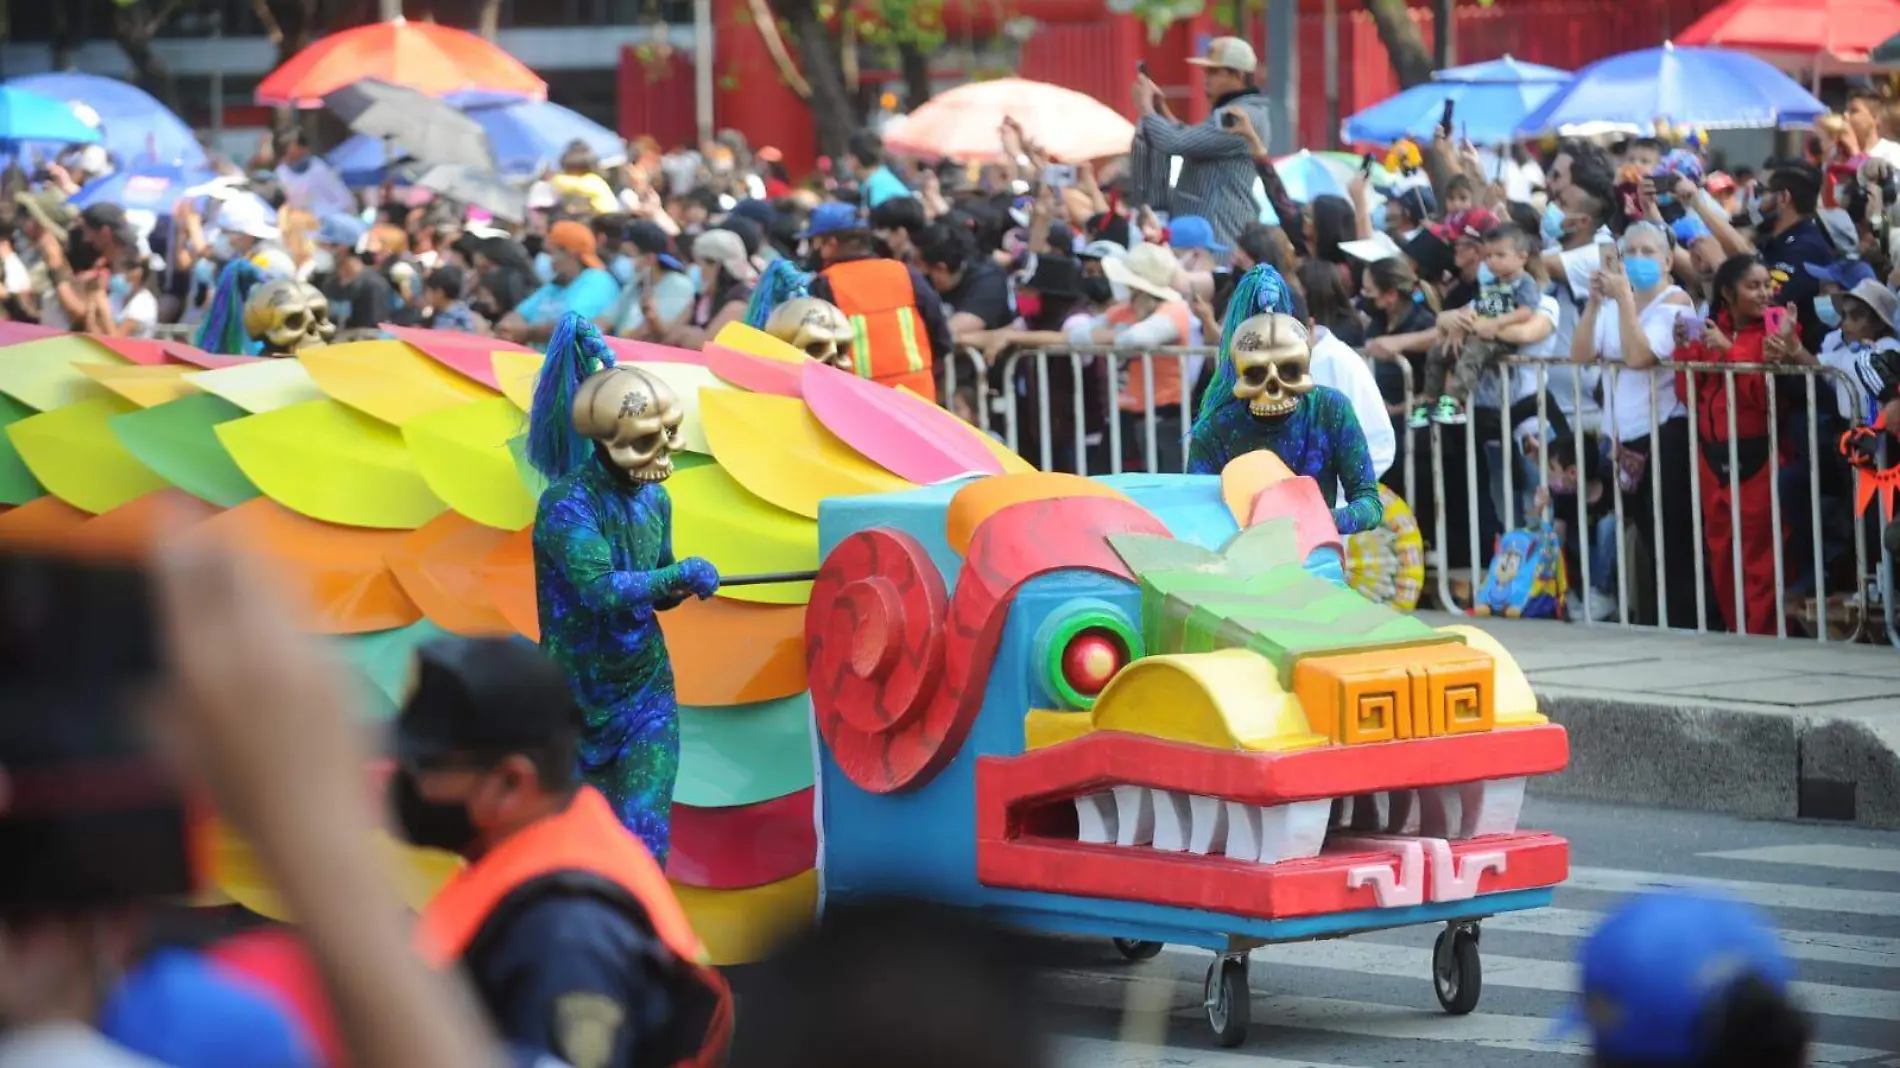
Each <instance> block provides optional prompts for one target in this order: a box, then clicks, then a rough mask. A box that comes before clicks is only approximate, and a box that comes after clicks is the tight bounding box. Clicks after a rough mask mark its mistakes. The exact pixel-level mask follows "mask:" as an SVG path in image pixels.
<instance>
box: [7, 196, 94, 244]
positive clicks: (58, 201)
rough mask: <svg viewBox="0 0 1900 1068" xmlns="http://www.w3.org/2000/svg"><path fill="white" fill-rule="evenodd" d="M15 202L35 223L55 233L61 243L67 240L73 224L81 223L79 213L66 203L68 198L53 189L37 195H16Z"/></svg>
mask: <svg viewBox="0 0 1900 1068" xmlns="http://www.w3.org/2000/svg"><path fill="white" fill-rule="evenodd" d="M13 202H14V203H15V204H18V205H19V206H20V208H21V209H22V210H24V211H25V212H26V213H27V214H28V215H31V216H32V217H33V219H34V221H35V222H37V223H39V224H40V225H41V226H44V227H46V228H47V229H48V230H51V231H53V233H54V234H55V235H57V236H58V237H59V239H60V240H61V241H64V240H66V235H67V233H68V232H69V231H70V230H71V229H72V228H73V224H74V223H76V222H78V221H79V211H78V209H77V208H74V207H73V206H72V205H71V204H69V203H67V202H66V198H65V197H64V196H63V195H61V194H60V193H58V192H56V191H54V190H51V189H42V190H40V191H39V192H37V193H24V192H22V193H15V194H13Z"/></svg>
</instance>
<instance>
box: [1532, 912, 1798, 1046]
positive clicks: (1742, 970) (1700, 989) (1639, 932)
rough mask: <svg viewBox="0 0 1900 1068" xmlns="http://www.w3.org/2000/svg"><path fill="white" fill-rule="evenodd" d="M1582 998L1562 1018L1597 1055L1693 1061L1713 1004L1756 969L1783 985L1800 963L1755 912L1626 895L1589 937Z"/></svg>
mask: <svg viewBox="0 0 1900 1068" xmlns="http://www.w3.org/2000/svg"><path fill="white" fill-rule="evenodd" d="M1581 964H1582V966H1583V983H1582V988H1581V989H1582V997H1581V1000H1580V1001H1579V1002H1578V1003H1576V1004H1574V1005H1572V1006H1571V1008H1570V1010H1569V1011H1568V1012H1567V1013H1566V1014H1565V1016H1564V1017H1563V1019H1562V1020H1561V1021H1560V1023H1559V1030H1560V1033H1562V1034H1573V1033H1575V1032H1576V1031H1577V1030H1579V1029H1583V1030H1587V1031H1588V1032H1589V1034H1590V1037H1591V1044H1592V1045H1593V1046H1594V1047H1595V1050H1596V1054H1597V1056H1598V1058H1600V1059H1602V1060H1606V1061H1614V1062H1619V1063H1632V1062H1633V1063H1638V1064H1692V1063H1695V1062H1696V1061H1697V1060H1699V1059H1701V1057H1702V1055H1703V1054H1705V1053H1706V1052H1707V1051H1706V1050H1703V1049H1700V1048H1699V1047H1700V1046H1701V1045H1702V1043H1703V1042H1704V1041H1705V1035H1704V1026H1705V1020H1706V1019H1707V1017H1708V1013H1709V1010H1710V1009H1711V1008H1712V1007H1713V1006H1714V1005H1716V1004H1717V1003H1719V1002H1720V1000H1721V999H1722V998H1723V997H1724V995H1726V994H1727V993H1728V991H1730V990H1732V989H1733V988H1734V987H1735V984H1736V983H1738V982H1740V981H1741V980H1743V979H1745V978H1748V977H1750V976H1753V977H1755V978H1758V979H1760V980H1762V981H1764V982H1766V983H1768V984H1769V985H1770V986H1772V987H1773V988H1775V989H1776V990H1777V991H1785V990H1786V989H1787V987H1788V983H1789V982H1790V980H1792V979H1793V976H1794V968H1793V966H1792V965H1791V964H1790V963H1789V961H1788V958H1787V957H1786V956H1784V955H1783V953H1782V951H1781V945H1780V943H1779V942H1778V941H1777V939H1776V937H1775V933H1774V928H1773V926H1772V925H1771V924H1770V923H1769V921H1768V918H1767V917H1766V916H1764V915H1763V914H1762V913H1761V912H1760V911H1759V910H1757V909H1755V908H1753V907H1751V906H1748V905H1744V904H1742V903H1740V902H1737V901H1734V900H1731V899H1729V898H1724V897H1716V896H1712V895H1707V894H1703V893H1691V892H1688V891H1682V890H1666V891H1658V892H1655V893H1650V894H1643V895H1641V896H1638V897H1635V898H1632V899H1629V900H1628V901H1626V902H1624V903H1623V904H1622V905H1621V906H1620V907H1618V908H1617V910H1616V911H1615V912H1613V913H1611V914H1610V917H1609V918H1608V919H1606V920H1604V921H1603V923H1602V925H1601V926H1599V927H1598V928H1597V929H1596V930H1595V931H1594V932H1592V933H1591V935H1590V937H1589V939H1588V940H1587V941H1585V942H1584V945H1583V952H1582V955H1581Z"/></svg>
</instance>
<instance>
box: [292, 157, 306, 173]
mask: <svg viewBox="0 0 1900 1068" xmlns="http://www.w3.org/2000/svg"><path fill="white" fill-rule="evenodd" d="M310 160H311V157H310V156H305V157H304V158H302V159H300V160H298V161H297V162H295V163H293V164H291V165H290V173H292V174H303V173H305V172H307V171H309V170H310Z"/></svg>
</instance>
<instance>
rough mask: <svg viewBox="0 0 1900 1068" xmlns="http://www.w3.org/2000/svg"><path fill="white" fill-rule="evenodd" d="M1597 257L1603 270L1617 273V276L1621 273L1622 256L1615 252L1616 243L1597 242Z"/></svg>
mask: <svg viewBox="0 0 1900 1068" xmlns="http://www.w3.org/2000/svg"><path fill="white" fill-rule="evenodd" d="M1597 255H1598V256H1600V257H1601V258H1602V260H1603V269H1604V270H1606V271H1610V272H1613V273H1618V274H1620V273H1622V270H1623V254H1622V253H1621V252H1620V251H1618V250H1617V247H1616V242H1614V241H1600V242H1598V243H1597Z"/></svg>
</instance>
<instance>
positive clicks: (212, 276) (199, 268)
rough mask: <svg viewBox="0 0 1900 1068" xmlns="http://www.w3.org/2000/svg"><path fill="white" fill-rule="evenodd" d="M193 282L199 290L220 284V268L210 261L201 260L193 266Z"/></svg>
mask: <svg viewBox="0 0 1900 1068" xmlns="http://www.w3.org/2000/svg"><path fill="white" fill-rule="evenodd" d="M191 280H192V281H193V282H195V283H197V285H198V288H200V289H205V288H208V287H210V286H214V285H217V284H218V267H217V265H216V264H214V263H212V262H211V261H210V260H199V261H197V262H196V263H193V264H192V265H191Z"/></svg>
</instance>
